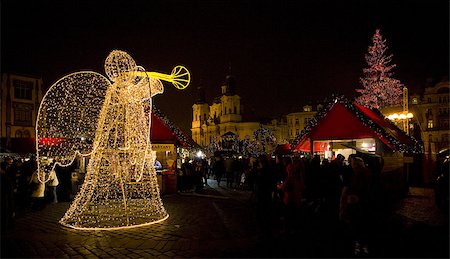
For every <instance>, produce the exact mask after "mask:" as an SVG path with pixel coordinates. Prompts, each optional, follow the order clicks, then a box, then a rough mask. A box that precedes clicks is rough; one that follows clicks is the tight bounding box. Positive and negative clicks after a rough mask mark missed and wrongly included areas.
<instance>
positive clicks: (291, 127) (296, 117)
mask: <svg viewBox="0 0 450 259" xmlns="http://www.w3.org/2000/svg"><path fill="white" fill-rule="evenodd" d="M322 107H323V106H322V105H321V104H318V105H317V106H316V109H315V110H314V109H313V106H311V105H305V106H303V110H302V111H300V112H293V113H289V114H288V115H287V116H286V117H287V125H288V135H289V141H292V140H293V139H294V138H295V137H296V136H297V135H298V134H300V132H301V131H302V130H303V129H304V128H305V126H306V125H307V124H308V122H309V121H310V120H312V119H313V118H314V116H316V114H317V112H318V111H320V110H321V109H322Z"/></svg>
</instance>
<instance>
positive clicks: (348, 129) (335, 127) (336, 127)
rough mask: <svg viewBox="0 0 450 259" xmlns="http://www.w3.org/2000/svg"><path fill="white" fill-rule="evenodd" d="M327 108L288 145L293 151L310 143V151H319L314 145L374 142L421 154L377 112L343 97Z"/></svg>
mask: <svg viewBox="0 0 450 259" xmlns="http://www.w3.org/2000/svg"><path fill="white" fill-rule="evenodd" d="M328 107H329V108H328V109H325V110H324V111H323V112H321V114H319V115H318V116H317V117H316V118H315V119H316V120H315V121H313V122H315V124H314V123H313V125H312V126H310V127H307V128H306V129H305V130H304V131H302V133H301V134H300V135H299V136H297V138H296V139H295V140H294V142H293V145H292V147H293V148H292V149H293V150H297V151H305V152H306V151H310V148H311V147H310V140H311V139H312V140H313V141H314V150H315V151H316V150H317V151H322V150H323V145H322V144H323V143H321V142H316V141H320V140H344V139H361V138H375V139H379V140H381V142H383V143H384V144H385V145H386V146H388V147H389V148H391V149H392V150H395V151H412V152H420V151H422V146H421V145H420V144H419V143H418V142H417V141H416V140H415V139H413V138H411V137H410V136H408V135H406V134H405V133H404V132H403V131H401V130H400V129H399V128H397V126H395V125H394V124H392V123H391V122H390V121H388V120H387V119H385V118H384V116H383V115H382V114H381V113H379V112H378V113H377V112H376V111H373V110H370V109H368V108H366V107H364V106H362V105H359V104H356V103H351V102H349V101H348V100H347V99H345V98H343V97H341V98H336V99H335V100H333V102H331V103H330V104H329V105H328Z"/></svg>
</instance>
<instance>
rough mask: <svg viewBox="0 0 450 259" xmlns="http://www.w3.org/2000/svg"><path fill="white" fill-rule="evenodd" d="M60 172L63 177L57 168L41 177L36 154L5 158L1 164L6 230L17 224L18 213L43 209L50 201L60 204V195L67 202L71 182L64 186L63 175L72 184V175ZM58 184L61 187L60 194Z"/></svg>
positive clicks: (2, 209) (2, 206) (2, 214)
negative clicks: (15, 220)
mask: <svg viewBox="0 0 450 259" xmlns="http://www.w3.org/2000/svg"><path fill="white" fill-rule="evenodd" d="M60 171H61V170H60ZM58 175H60V176H59V177H58V176H57V172H56V171H52V172H51V173H50V174H49V176H48V177H46V178H45V179H40V177H39V176H38V174H37V163H36V160H35V159H34V157H30V158H26V159H24V158H21V157H17V158H13V157H5V158H4V159H3V161H2V162H1V163H0V177H1V178H0V182H1V229H2V231H8V230H9V229H11V228H13V227H14V219H15V217H16V215H17V213H21V212H25V211H28V210H42V209H44V208H45V207H46V205H47V204H48V203H57V202H58V197H61V198H62V200H64V201H67V200H69V199H70V198H69V197H66V196H69V193H68V192H69V191H68V189H70V188H69V187H67V184H64V186H62V187H61V186H60V179H59V178H60V177H61V176H62V177H61V180H62V181H63V182H68V183H69V184H70V174H64V173H61V172H60V173H59V174H58ZM64 176H68V177H64ZM66 178H68V181H67V180H66ZM57 186H60V187H61V188H59V191H58V193H59V194H58V193H57V188H56V187H57ZM66 187H67V188H66ZM66 194H67V195H66Z"/></svg>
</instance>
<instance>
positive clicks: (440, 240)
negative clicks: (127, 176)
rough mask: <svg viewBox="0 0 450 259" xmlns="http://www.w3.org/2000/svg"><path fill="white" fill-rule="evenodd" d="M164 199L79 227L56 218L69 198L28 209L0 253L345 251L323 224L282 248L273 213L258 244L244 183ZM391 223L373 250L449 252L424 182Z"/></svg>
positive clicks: (443, 223)
mask: <svg viewBox="0 0 450 259" xmlns="http://www.w3.org/2000/svg"><path fill="white" fill-rule="evenodd" d="M163 201H164V205H165V207H166V209H167V211H168V212H169V214H170V217H169V218H168V219H167V220H166V221H164V222H161V223H158V224H155V225H150V226H146V227H139V228H132V229H127V230H114V231H80V230H73V229H69V228H66V227H63V226H61V225H60V224H59V223H58V220H59V219H60V218H61V217H62V216H63V214H64V212H65V211H66V210H67V208H68V207H69V203H67V202H64V203H57V204H49V205H48V206H47V207H46V208H45V209H44V210H42V211H36V212H29V213H26V214H25V215H23V216H21V217H19V218H18V219H16V223H15V228H14V229H13V230H12V231H10V232H8V233H6V234H4V235H2V238H1V257H2V258H9V257H16V258H17V257H19V258H174V257H178V258H180V257H181V258H192V257H201V258H205V257H208V258H210V257H215V258H217V257H292V256H294V257H300V256H305V255H306V256H307V257H308V256H309V257H321V256H328V257H330V256H331V257H339V256H341V257H342V256H344V257H345V253H339V249H337V250H336V246H337V245H341V244H342V243H341V242H336V240H339V238H337V237H338V236H336V232H334V233H333V234H332V235H328V236H327V235H326V233H324V232H321V231H314V232H315V233H317V234H316V235H312V234H311V235H309V236H308V240H309V241H305V239H295V242H302V243H296V245H295V244H294V247H293V248H294V249H291V252H287V251H288V250H287V249H286V245H289V246H291V245H292V243H290V242H286V238H287V237H286V236H284V235H283V233H282V231H277V230H280V229H281V228H280V224H281V223H280V221H279V220H278V221H277V220H276V221H274V228H275V229H276V230H275V231H274V233H275V235H274V239H273V241H272V243H271V245H269V247H266V244H263V245H261V243H260V242H259V240H258V227H257V224H256V222H257V221H256V215H255V212H254V211H255V210H254V206H253V202H252V194H251V192H249V191H242V190H229V189H227V188H223V187H218V186H217V184H216V183H215V181H211V180H210V181H209V187H207V188H206V191H205V193H204V194H200V195H198V194H192V193H181V194H171V195H165V196H163ZM430 211H431V212H432V213H430ZM396 220H397V221H396ZM389 224H390V225H388V226H384V229H385V230H386V231H385V233H384V235H383V236H379V237H378V238H379V240H378V241H377V242H375V243H376V245H375V246H374V247H375V249H374V250H375V251H376V252H375V253H374V255H375V256H380V257H407V256H410V255H411V254H412V255H413V257H441V256H443V257H447V258H448V216H444V215H443V214H442V213H441V212H440V211H438V210H437V209H436V208H435V207H434V206H433V202H432V192H430V190H427V189H411V190H410V195H409V196H408V197H407V198H406V199H405V200H404V201H403V204H402V206H401V207H400V209H399V210H398V211H397V214H396V216H395V220H392V221H390V223H389ZM322 230H323V229H322ZM337 234H338V235H339V233H337ZM380 240H383V241H380ZM399 240H400V242H399ZM291 241H293V240H291ZM330 242H334V243H330ZM299 244H300V245H301V246H306V247H307V249H306V250H308V252H306V253H304V252H298V251H300V250H299V249H295V248H297V247H298V246H299ZM377 245H378V248H377ZM291 248H292V247H291ZM390 249H391V250H392V249H393V252H391V250H390ZM292 251H296V252H292ZM302 251H305V250H302ZM327 251H328V252H327ZM407 251H410V252H407Z"/></svg>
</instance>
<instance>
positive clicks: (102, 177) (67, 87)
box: [36, 50, 190, 229]
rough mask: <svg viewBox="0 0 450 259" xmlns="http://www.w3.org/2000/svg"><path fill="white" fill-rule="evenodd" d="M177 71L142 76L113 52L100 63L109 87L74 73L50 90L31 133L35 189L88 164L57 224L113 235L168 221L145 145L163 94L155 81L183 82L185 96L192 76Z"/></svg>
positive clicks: (150, 154) (131, 63)
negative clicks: (79, 160) (76, 164)
mask: <svg viewBox="0 0 450 259" xmlns="http://www.w3.org/2000/svg"><path fill="white" fill-rule="evenodd" d="M182 68H183V72H182V73H178V74H177V75H174V76H172V75H165V74H159V73H155V72H153V73H149V72H145V70H144V69H143V68H142V67H139V66H136V63H135V62H134V60H133V59H132V58H131V56H130V55H128V54H127V53H126V52H123V51H118V50H115V51H112V52H111V53H110V55H109V56H108V57H107V59H106V61H105V71H106V75H107V76H108V78H109V80H108V79H107V78H105V77H104V76H102V75H100V74H98V73H95V72H78V73H73V74H70V75H68V76H65V77H63V78H62V79H60V80H59V81H57V82H56V83H55V84H54V85H53V86H52V87H51V88H50V89H49V91H48V92H47V93H46V95H45V96H44V98H43V101H42V103H41V106H40V109H39V113H38V120H37V126H36V136H37V157H38V175H39V179H40V181H41V182H43V183H44V182H46V181H47V180H48V176H49V175H50V172H51V171H52V170H55V167H56V166H57V165H58V166H68V165H70V164H71V163H72V162H73V161H74V159H75V158H76V157H77V156H88V157H89V163H88V165H87V171H86V176H85V180H84V183H83V185H82V187H81V190H80V191H79V192H78V194H77V196H76V197H75V199H74V201H73V202H72V204H71V206H70V208H69V209H68V210H67V212H66V213H65V215H64V216H63V218H62V219H61V220H60V223H61V224H63V225H65V226H68V227H72V228H77V229H117V228H123V227H135V226H141V225H146V224H152V223H156V222H160V221H162V220H165V219H166V218H167V217H168V216H169V215H168V214H167V212H166V210H165V209H164V206H163V203H162V201H161V198H160V193H159V187H158V183H157V178H156V171H155V168H154V162H155V152H154V151H152V147H151V142H150V127H151V107H152V104H151V98H152V96H154V95H155V94H158V93H162V92H163V86H162V83H161V81H160V80H159V79H162V80H165V81H169V82H172V83H174V82H175V81H177V82H178V83H179V80H186V81H181V84H183V87H182V88H185V87H186V86H187V84H189V81H190V75H189V72H188V71H187V70H186V69H185V68H184V67H182ZM177 72H179V71H178V70H177ZM150 74H151V75H150ZM110 82H113V83H110ZM42 139H57V140H58V141H56V142H55V141H54V142H51V144H49V143H48V142H44V141H41V140H42Z"/></svg>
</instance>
